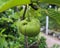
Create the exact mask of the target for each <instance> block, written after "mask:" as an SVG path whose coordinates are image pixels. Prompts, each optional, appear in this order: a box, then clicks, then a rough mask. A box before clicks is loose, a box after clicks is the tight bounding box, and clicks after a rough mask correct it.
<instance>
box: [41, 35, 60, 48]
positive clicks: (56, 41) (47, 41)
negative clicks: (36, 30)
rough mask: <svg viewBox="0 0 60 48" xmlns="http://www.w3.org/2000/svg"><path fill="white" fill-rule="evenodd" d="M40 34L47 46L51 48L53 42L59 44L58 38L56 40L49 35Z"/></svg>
mask: <svg viewBox="0 0 60 48" xmlns="http://www.w3.org/2000/svg"><path fill="white" fill-rule="evenodd" d="M42 36H44V37H45V38H46V43H47V45H48V47H49V48H51V47H52V46H53V45H54V44H59V45H60V40H58V39H57V38H55V37H52V36H49V35H45V34H42Z"/></svg>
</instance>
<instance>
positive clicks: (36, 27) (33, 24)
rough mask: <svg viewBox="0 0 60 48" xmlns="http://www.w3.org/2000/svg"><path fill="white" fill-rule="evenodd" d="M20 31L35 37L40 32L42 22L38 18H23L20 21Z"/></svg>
mask: <svg viewBox="0 0 60 48" xmlns="http://www.w3.org/2000/svg"><path fill="white" fill-rule="evenodd" d="M20 32H21V33H22V34H23V35H26V36H29V37H33V36H36V35H38V34H39V32H40V22H39V20H38V19H31V20H30V21H27V20H22V21H21V22H20Z"/></svg>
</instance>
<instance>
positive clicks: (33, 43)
mask: <svg viewBox="0 0 60 48" xmlns="http://www.w3.org/2000/svg"><path fill="white" fill-rule="evenodd" d="M36 43H37V44H38V41H35V42H33V43H32V44H30V45H29V47H31V46H33V45H35V44H36Z"/></svg>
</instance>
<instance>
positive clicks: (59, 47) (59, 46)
mask: <svg viewBox="0 0 60 48" xmlns="http://www.w3.org/2000/svg"><path fill="white" fill-rule="evenodd" d="M51 48H60V45H58V44H54V45H53V46H52V47H51Z"/></svg>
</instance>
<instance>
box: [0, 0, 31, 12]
mask: <svg viewBox="0 0 60 48" xmlns="http://www.w3.org/2000/svg"><path fill="white" fill-rule="evenodd" d="M25 4H30V0H0V12H3V11H5V10H6V9H9V8H11V7H14V6H18V5H25Z"/></svg>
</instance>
